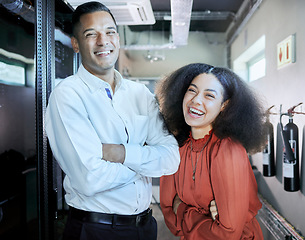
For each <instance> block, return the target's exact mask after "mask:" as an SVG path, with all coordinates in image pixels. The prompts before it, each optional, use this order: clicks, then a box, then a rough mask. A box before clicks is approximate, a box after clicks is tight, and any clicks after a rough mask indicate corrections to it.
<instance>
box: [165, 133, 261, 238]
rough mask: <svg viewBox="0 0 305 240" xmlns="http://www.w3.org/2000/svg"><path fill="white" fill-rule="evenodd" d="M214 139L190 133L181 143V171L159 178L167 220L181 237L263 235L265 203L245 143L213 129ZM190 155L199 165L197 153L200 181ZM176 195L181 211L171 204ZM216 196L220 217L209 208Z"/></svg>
mask: <svg viewBox="0 0 305 240" xmlns="http://www.w3.org/2000/svg"><path fill="white" fill-rule="evenodd" d="M209 138H210V136H205V137H204V138H203V139H198V140H194V139H193V138H192V137H191V136H190V138H189V139H188V140H187V142H186V144H185V145H184V146H182V147H181V148H180V156H181V163H180V167H179V169H178V171H177V172H176V173H175V174H174V175H170V176H164V177H162V178H161V180H160V203H161V208H162V212H163V215H164V219H165V223H166V225H167V226H168V228H169V229H170V231H171V232H172V233H173V234H174V235H176V236H181V239H188V240H199V239H200V240H201V239H206V240H208V239H211V240H218V239H226V240H234V239H258V240H261V239H263V235H262V231H261V228H260V226H259V223H258V222H257V220H256V218H255V216H256V214H257V211H258V210H259V209H260V208H261V206H262V205H261V202H260V201H259V199H258V196H257V184H256V180H255V177H254V174H253V171H252V168H251V165H250V162H249V159H248V155H247V153H246V150H245V148H244V147H243V146H242V145H241V144H239V143H237V142H234V141H232V140H231V139H223V140H219V139H218V138H217V137H216V136H215V135H214V134H212V136H211V138H210V139H209ZM208 140H209V142H208V143H207V145H206V147H205V148H204V150H203V151H202V152H201V150H202V147H203V146H204V144H205V143H206V142H207V141H208ZM191 141H192V148H193V150H192V151H191ZM190 154H192V160H193V166H194V167H195V164H196V163H195V161H196V159H197V158H198V164H197V168H196V172H195V181H194V180H193V178H192V175H193V168H192V163H191V155H190ZM209 156H211V157H209ZM209 159H211V160H209ZM210 161H211V164H210ZM176 194H178V196H179V198H180V199H181V200H182V203H181V204H180V205H179V207H178V210H177V215H176V214H175V213H174V212H173V206H172V205H173V199H174V197H175V195H176ZM213 199H215V201H216V205H217V208H218V215H217V216H216V220H215V221H213V220H212V217H211V215H210V211H209V204H210V202H211V201H212V200H213Z"/></svg>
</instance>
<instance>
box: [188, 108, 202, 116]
mask: <svg viewBox="0 0 305 240" xmlns="http://www.w3.org/2000/svg"><path fill="white" fill-rule="evenodd" d="M190 112H191V113H195V114H198V115H203V114H204V113H203V112H201V111H199V110H197V109H195V108H190Z"/></svg>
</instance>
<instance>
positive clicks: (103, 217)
mask: <svg viewBox="0 0 305 240" xmlns="http://www.w3.org/2000/svg"><path fill="white" fill-rule="evenodd" d="M70 216H71V217H72V218H74V219H77V220H80V221H83V222H91V223H102V224H110V225H113V226H116V225H121V226H122V225H125V226H136V227H138V226H143V225H145V224H146V223H147V222H148V220H149V219H150V218H151V216H152V210H151V209H150V208H148V209H147V210H145V211H144V212H142V213H139V214H137V215H118V214H108V213H98V212H88V211H84V210H80V209H76V208H73V207H71V206H70Z"/></svg>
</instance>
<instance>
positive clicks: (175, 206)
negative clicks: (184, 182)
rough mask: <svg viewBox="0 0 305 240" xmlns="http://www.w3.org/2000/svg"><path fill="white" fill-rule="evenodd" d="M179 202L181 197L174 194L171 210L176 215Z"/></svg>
mask: <svg viewBox="0 0 305 240" xmlns="http://www.w3.org/2000/svg"><path fill="white" fill-rule="evenodd" d="M180 203H182V201H181V199H180V198H179V197H178V195H177V194H176V196H175V198H174V201H173V211H174V213H175V214H176V215H177V210H178V207H179V205H180Z"/></svg>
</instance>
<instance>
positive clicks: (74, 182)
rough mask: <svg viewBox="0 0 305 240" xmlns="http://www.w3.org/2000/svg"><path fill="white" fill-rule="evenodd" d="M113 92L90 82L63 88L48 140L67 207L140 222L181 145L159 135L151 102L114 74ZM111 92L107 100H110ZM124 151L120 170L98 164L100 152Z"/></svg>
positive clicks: (50, 117) (53, 107)
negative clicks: (106, 148)
mask: <svg viewBox="0 0 305 240" xmlns="http://www.w3.org/2000/svg"><path fill="white" fill-rule="evenodd" d="M115 79H116V89H115V93H114V94H113V92H112V90H111V87H110V85H109V84H108V83H107V82H105V81H103V80H101V79H99V78H97V77H95V76H94V75H92V74H90V73H89V72H88V71H87V70H86V69H85V68H84V67H83V66H82V65H81V66H80V68H79V70H78V73H77V74H75V75H73V76H70V77H68V78H66V79H65V80H63V81H61V82H60V83H59V84H58V85H57V86H56V87H55V89H54V91H53V92H52V93H51V96H50V99H49V104H48V107H47V110H46V122H45V124H46V132H47V135H48V139H49V143H50V146H51V149H52V152H53V155H54V157H55V158H56V160H57V161H58V163H59V165H60V167H61V168H62V170H63V171H64V172H65V174H66V176H65V180H64V188H65V191H66V195H65V199H66V202H67V204H68V205H70V206H73V207H75V208H79V209H83V210H87V211H95V212H104V213H117V214H137V213H140V212H142V211H144V210H146V209H147V208H148V207H149V205H150V202H151V195H152V189H151V188H152V179H151V177H160V176H162V175H168V174H173V173H175V172H176V170H177V169H178V165H179V162H180V157H179V151H178V145H177V142H176V140H175V139H174V137H173V136H172V135H169V134H168V133H167V132H165V131H164V128H163V122H162V120H161V119H160V117H159V115H158V112H159V111H158V106H157V104H156V101H155V99H154V95H153V94H152V93H151V92H150V91H149V90H148V89H147V88H146V87H145V86H144V85H143V84H140V83H136V82H133V81H130V80H126V79H123V78H122V76H121V75H120V74H119V73H118V72H117V71H115ZM107 92H108V93H107ZM103 143H113V144H123V145H124V146H125V151H126V152H125V153H126V156H125V162H124V164H121V163H112V162H107V161H105V160H103V152H102V144H103Z"/></svg>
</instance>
